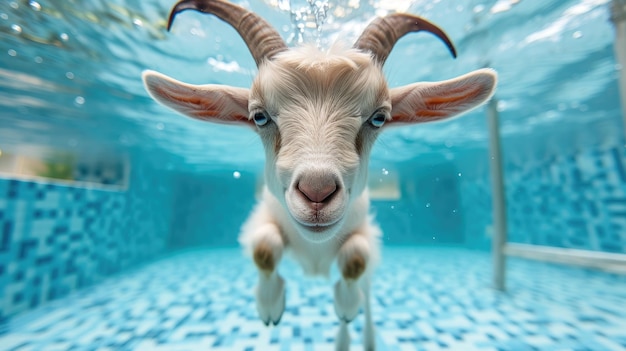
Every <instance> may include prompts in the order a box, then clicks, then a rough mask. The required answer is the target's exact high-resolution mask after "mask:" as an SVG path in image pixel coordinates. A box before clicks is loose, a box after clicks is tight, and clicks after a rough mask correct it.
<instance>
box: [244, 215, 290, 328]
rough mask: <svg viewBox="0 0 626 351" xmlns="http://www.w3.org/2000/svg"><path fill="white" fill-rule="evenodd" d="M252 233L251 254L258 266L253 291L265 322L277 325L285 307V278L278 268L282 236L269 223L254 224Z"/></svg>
mask: <svg viewBox="0 0 626 351" xmlns="http://www.w3.org/2000/svg"><path fill="white" fill-rule="evenodd" d="M254 237H255V239H256V240H254V241H253V242H252V256H253V258H254V263H255V264H256V266H257V268H258V269H259V282H258V285H257V287H256V291H255V296H256V308H257V312H258V313H259V317H260V318H261V320H262V321H263V323H265V325H270V323H272V324H274V325H277V324H278V322H280V318H281V317H282V315H283V311H284V310H285V281H284V279H283V278H282V277H281V276H280V275H279V274H278V272H277V268H278V262H279V261H280V258H281V257H282V253H283V249H284V243H283V239H282V237H281V236H280V233H279V229H278V227H277V226H276V225H274V224H271V223H268V224H265V225H263V226H261V227H259V228H257V230H256V232H255V233H254Z"/></svg>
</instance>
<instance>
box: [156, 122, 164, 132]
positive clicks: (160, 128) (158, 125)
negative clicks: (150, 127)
mask: <svg viewBox="0 0 626 351" xmlns="http://www.w3.org/2000/svg"><path fill="white" fill-rule="evenodd" d="M156 129H158V130H163V129H165V124H163V123H161V122H159V123H157V124H156Z"/></svg>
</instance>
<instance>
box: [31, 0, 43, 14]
mask: <svg viewBox="0 0 626 351" xmlns="http://www.w3.org/2000/svg"><path fill="white" fill-rule="evenodd" d="M28 6H30V8H31V9H33V10H35V11H41V5H39V3H38V2H37V1H33V0H31V1H29V2H28Z"/></svg>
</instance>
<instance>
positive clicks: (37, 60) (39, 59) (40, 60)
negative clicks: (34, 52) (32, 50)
mask: <svg viewBox="0 0 626 351" xmlns="http://www.w3.org/2000/svg"><path fill="white" fill-rule="evenodd" d="M35 62H36V63H42V62H43V59H42V58H41V56H37V57H35Z"/></svg>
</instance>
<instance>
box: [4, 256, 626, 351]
mask: <svg viewBox="0 0 626 351" xmlns="http://www.w3.org/2000/svg"><path fill="white" fill-rule="evenodd" d="M240 255H241V253H240V252H239V250H237V249H200V250H189V251H182V252H178V253H175V254H172V255H168V256H167V257H163V258H161V259H159V260H157V261H155V262H152V263H149V264H146V265H143V266H141V267H137V268H134V269H131V270H129V271H127V272H124V273H121V274H118V275H116V276H115V277H112V278H108V279H106V280H105V281H103V282H102V283H100V284H98V285H96V286H93V287H90V288H87V289H84V290H82V291H80V292H77V293H75V294H73V295H71V296H69V297H67V298H64V299H62V300H58V301H55V302H53V303H50V304H49V305H48V306H45V307H42V308H40V309H37V310H35V311H32V312H30V313H27V314H25V315H23V316H21V317H19V318H16V319H14V320H12V321H11V322H10V323H9V324H8V325H7V326H6V327H5V328H6V329H7V330H6V331H8V333H5V334H4V335H2V336H0V345H3V347H4V349H7V350H70V349H71V350H122V349H136V350H179V351H184V350H332V349H334V348H333V347H334V344H333V342H334V339H335V334H336V329H337V328H338V321H337V318H336V316H335V313H334V310H333V303H332V287H331V285H332V284H331V282H333V281H334V279H331V280H325V279H306V278H303V277H302V274H301V270H300V269H299V268H297V267H296V266H295V264H294V263H295V262H293V261H291V260H289V259H288V260H287V261H286V262H284V263H283V265H282V266H281V268H280V271H281V273H282V274H283V276H284V278H285V280H286V281H287V305H286V310H285V312H284V315H283V318H282V320H281V322H280V324H279V325H278V326H277V327H266V326H265V325H264V324H263V323H262V322H261V321H260V320H259V319H258V317H257V316H256V309H255V306H254V296H253V293H252V292H253V287H254V284H255V283H256V271H255V269H254V268H253V266H252V265H251V264H250V263H249V262H247V261H245V260H243V259H241V256H240ZM383 256H384V263H383V264H382V265H381V266H380V268H379V269H378V270H377V272H376V278H375V279H374V282H373V290H372V291H373V296H372V306H373V314H374V321H375V325H376V328H377V329H376V335H377V346H378V347H379V349H381V350H623V349H624V348H626V335H625V334H624V330H625V328H626V310H625V309H624V308H623V306H625V305H626V290H625V289H624V284H626V276H623V275H622V276H620V275H614V274H604V273H598V272H595V271H589V270H582V269H575V268H569V267H563V266H556V265H549V264H544V263H536V262H529V261H524V260H518V259H515V260H512V261H511V262H510V263H509V266H510V268H511V270H510V277H509V287H510V292H508V293H501V292H498V291H495V290H493V289H491V288H490V287H489V286H490V257H489V255H488V254H487V253H485V252H482V251H475V250H468V249H465V248H455V247H450V248H424V247H389V248H386V249H385V250H384V252H383ZM332 278H336V274H333V277H332ZM362 318H363V317H362V316H361V317H357V319H355V320H354V322H353V323H351V325H350V329H351V330H350V332H351V334H352V347H353V348H354V349H357V350H358V349H360V348H361V346H360V342H361V334H360V332H361V330H362V323H363V322H362Z"/></svg>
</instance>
